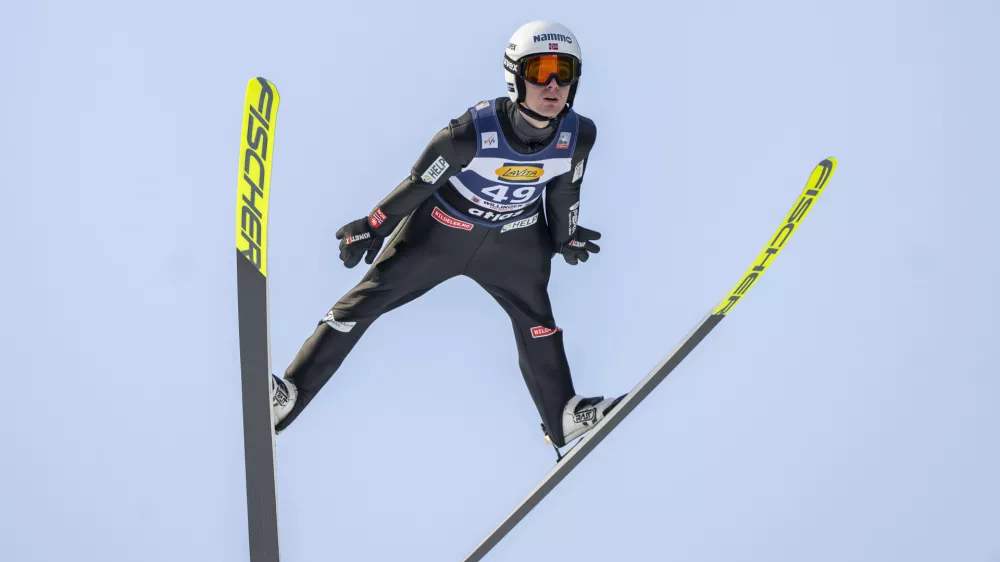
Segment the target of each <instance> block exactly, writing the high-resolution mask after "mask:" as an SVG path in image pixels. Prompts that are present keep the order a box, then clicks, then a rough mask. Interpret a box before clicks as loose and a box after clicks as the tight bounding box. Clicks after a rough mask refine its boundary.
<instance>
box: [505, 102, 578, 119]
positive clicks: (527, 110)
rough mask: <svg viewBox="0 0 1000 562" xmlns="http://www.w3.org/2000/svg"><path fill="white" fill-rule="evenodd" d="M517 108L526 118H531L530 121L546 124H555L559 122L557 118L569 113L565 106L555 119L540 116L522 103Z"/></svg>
mask: <svg viewBox="0 0 1000 562" xmlns="http://www.w3.org/2000/svg"><path fill="white" fill-rule="evenodd" d="M517 108H518V109H519V110H521V111H522V112H523V113H524V114H525V115H527V116H528V117H531V118H532V119H537V120H539V121H546V122H548V123H555V122H557V121H559V118H560V117H562V116H563V115H564V114H565V113H566V112H567V111H569V107H568V106H567V107H565V108H563V110H562V111H560V112H559V115H556V116H555V117H549V116H547V115H542V114H541V113H538V112H537V111H534V110H532V109H531V108H529V107H528V106H527V104H525V103H524V102H521V103H519V104H517Z"/></svg>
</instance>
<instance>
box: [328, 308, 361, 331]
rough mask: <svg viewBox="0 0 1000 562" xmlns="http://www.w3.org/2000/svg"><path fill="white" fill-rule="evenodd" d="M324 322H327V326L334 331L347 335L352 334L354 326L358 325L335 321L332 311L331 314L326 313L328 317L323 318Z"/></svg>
mask: <svg viewBox="0 0 1000 562" xmlns="http://www.w3.org/2000/svg"><path fill="white" fill-rule="evenodd" d="M323 322H325V323H326V324H327V325H329V326H330V327H331V328H333V329H334V330H337V331H338V332H344V333H347V332H350V331H351V330H353V329H354V325H355V324H357V322H340V321H338V320H334V318H333V311H332V310H331V311H330V312H327V313H326V316H325V317H324V318H323Z"/></svg>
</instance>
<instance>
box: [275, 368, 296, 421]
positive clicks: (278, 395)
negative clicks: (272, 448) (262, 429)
mask: <svg viewBox="0 0 1000 562" xmlns="http://www.w3.org/2000/svg"><path fill="white" fill-rule="evenodd" d="M298 396H299V391H298V389H297V388H295V385H294V384H292V381H289V380H287V379H279V378H278V377H276V376H274V375H271V412H272V414H273V416H272V418H273V419H274V425H278V423H279V422H281V420H283V419H285V416H287V415H288V412H291V411H292V408H293V407H294V406H295V399H296V398H298ZM278 433H281V432H280V431H279V432H278Z"/></svg>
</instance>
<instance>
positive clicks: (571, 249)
mask: <svg viewBox="0 0 1000 562" xmlns="http://www.w3.org/2000/svg"><path fill="white" fill-rule="evenodd" d="M600 239H601V233H600V232H597V231H596V230H590V229H589V228H584V227H582V226H578V227H576V232H575V233H574V234H573V237H572V238H570V239H569V240H567V241H565V242H563V243H562V245H560V246H559V253H560V254H562V256H563V258H565V259H566V263H568V264H570V265H576V263H577V261H587V259H588V258H589V257H590V253H591V252H593V253H595V254H596V253H598V252H600V251H601V247H600V246H598V245H597V244H594V243H593V242H591V240H600Z"/></svg>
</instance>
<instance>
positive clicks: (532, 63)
mask: <svg viewBox="0 0 1000 562" xmlns="http://www.w3.org/2000/svg"><path fill="white" fill-rule="evenodd" d="M504 58H505V59H507V60H505V61H504V62H505V63H510V62H511V61H510V59H509V58H507V57H506V56H505V57H504ZM514 66H516V67H517V71H516V72H515V74H517V75H518V76H520V77H521V78H523V79H524V80H525V81H526V82H531V83H532V84H535V85H538V86H544V85H546V84H548V83H549V80H551V79H552V77H553V76H554V77H555V79H556V83H557V84H559V85H560V86H569V85H571V84H573V83H574V82H576V81H577V80H579V79H580V61H579V60H577V58H576V57H573V56H570V55H565V54H548V53H546V54H540V55H532V56H529V57H525V58H523V59H521V61H520V63H519V64H516V65H514ZM512 70H513V69H512Z"/></svg>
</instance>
